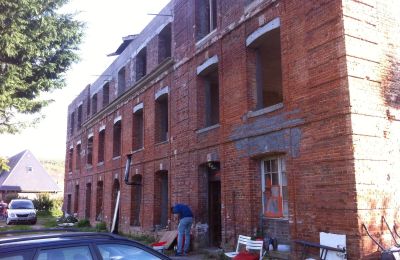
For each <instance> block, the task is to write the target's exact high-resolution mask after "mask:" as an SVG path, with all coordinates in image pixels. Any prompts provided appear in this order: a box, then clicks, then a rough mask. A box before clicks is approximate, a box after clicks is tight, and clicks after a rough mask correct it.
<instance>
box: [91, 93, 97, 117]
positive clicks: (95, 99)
mask: <svg viewBox="0 0 400 260" xmlns="http://www.w3.org/2000/svg"><path fill="white" fill-rule="evenodd" d="M96 113H97V94H94V95H93V96H92V115H94V114H96Z"/></svg>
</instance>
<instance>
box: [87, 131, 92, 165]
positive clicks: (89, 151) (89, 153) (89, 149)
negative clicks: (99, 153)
mask: <svg viewBox="0 0 400 260" xmlns="http://www.w3.org/2000/svg"><path fill="white" fill-rule="evenodd" d="M87 164H88V165H92V164H93V136H91V137H89V139H88V143H87Z"/></svg>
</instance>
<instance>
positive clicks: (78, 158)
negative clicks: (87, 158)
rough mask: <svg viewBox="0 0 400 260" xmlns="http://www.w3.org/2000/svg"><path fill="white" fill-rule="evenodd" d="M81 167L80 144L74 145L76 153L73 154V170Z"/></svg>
mask: <svg viewBox="0 0 400 260" xmlns="http://www.w3.org/2000/svg"><path fill="white" fill-rule="evenodd" d="M80 167H81V144H78V145H77V146H76V155H75V170H79V168H80Z"/></svg>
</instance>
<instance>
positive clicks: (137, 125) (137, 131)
mask: <svg viewBox="0 0 400 260" xmlns="http://www.w3.org/2000/svg"><path fill="white" fill-rule="evenodd" d="M143 126H144V125H143V109H139V110H137V111H136V112H135V113H133V122H132V129H133V132H132V134H133V136H132V137H133V140H132V143H133V147H132V150H134V151H135V150H139V149H141V148H143V139H144V138H143Z"/></svg>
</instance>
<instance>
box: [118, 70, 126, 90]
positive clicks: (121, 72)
mask: <svg viewBox="0 0 400 260" xmlns="http://www.w3.org/2000/svg"><path fill="white" fill-rule="evenodd" d="M125 85H126V82H125V67H123V68H122V69H120V70H119V72H118V96H119V95H122V94H123V93H124V91H125V87H126V86H125Z"/></svg>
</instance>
